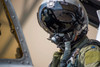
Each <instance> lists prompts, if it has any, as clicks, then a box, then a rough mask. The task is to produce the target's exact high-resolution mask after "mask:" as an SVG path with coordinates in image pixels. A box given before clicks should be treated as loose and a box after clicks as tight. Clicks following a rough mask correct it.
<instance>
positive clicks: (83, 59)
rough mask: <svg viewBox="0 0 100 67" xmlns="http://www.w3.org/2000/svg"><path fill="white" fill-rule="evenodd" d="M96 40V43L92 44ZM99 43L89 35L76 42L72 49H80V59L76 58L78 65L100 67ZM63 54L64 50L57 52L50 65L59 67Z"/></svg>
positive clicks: (78, 66)
mask: <svg viewBox="0 0 100 67" xmlns="http://www.w3.org/2000/svg"><path fill="white" fill-rule="evenodd" d="M94 42H95V43H96V44H92V43H94ZM97 44H100V43H97V42H96V41H95V40H93V41H90V40H88V38H87V37H83V38H82V39H81V40H80V42H78V43H77V44H75V46H74V47H73V48H72V49H75V48H79V49H80V52H79V56H78V59H76V60H77V61H78V64H77V66H76V67H99V66H98V65H100V47H99V46H97ZM62 56H63V53H62V52H55V53H54V55H53V60H52V63H51V65H50V67H59V65H60V60H61V57H62Z"/></svg>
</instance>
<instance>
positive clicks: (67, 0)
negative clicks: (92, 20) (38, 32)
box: [37, 0, 100, 67]
mask: <svg viewBox="0 0 100 67" xmlns="http://www.w3.org/2000/svg"><path fill="white" fill-rule="evenodd" d="M37 18H38V23H39V25H40V26H41V27H42V28H43V29H44V30H45V31H46V32H48V33H49V34H50V37H49V38H48V39H49V40H50V41H51V42H53V43H55V44H56V45H57V47H58V48H60V50H59V51H57V52H55V53H54V55H53V59H52V62H51V63H50V65H49V67H100V43H99V42H98V41H96V40H92V39H88V37H87V36H86V34H87V32H88V23H89V20H88V16H87V13H86V10H85V9H84V7H83V5H82V4H81V3H80V1H79V0H50V1H48V2H44V3H42V4H41V6H40V8H39V10H38V13H37Z"/></svg>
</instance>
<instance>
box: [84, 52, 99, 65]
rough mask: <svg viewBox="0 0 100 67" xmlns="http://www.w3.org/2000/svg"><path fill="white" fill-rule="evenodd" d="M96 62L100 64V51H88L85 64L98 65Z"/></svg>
mask: <svg viewBox="0 0 100 67" xmlns="http://www.w3.org/2000/svg"><path fill="white" fill-rule="evenodd" d="M96 62H100V51H97V50H95V51H93V50H90V51H87V52H86V53H85V64H86V65H87V64H92V63H96Z"/></svg>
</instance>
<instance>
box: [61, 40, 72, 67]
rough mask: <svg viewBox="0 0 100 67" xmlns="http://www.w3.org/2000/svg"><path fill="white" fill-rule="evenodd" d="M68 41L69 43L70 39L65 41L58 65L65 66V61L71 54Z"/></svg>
mask: <svg viewBox="0 0 100 67" xmlns="http://www.w3.org/2000/svg"><path fill="white" fill-rule="evenodd" d="M70 43H71V42H70V41H67V42H65V51H64V55H63V57H62V59H61V62H60V67H66V61H67V60H68V59H69V58H70V54H71V45H70Z"/></svg>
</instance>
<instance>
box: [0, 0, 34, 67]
mask: <svg viewBox="0 0 100 67" xmlns="http://www.w3.org/2000/svg"><path fill="white" fill-rule="evenodd" d="M0 1H1V2H2V4H3V6H4V9H5V13H6V15H7V19H8V20H9V22H10V23H11V24H10V25H12V26H13V31H14V34H15V37H16V40H17V41H18V43H19V46H20V48H21V51H22V57H21V58H16V59H0V67H33V64H32V61H31V58H30V54H29V51H28V48H27V44H26V41H25V38H24V35H23V32H22V29H21V26H20V23H19V20H18V18H17V16H16V13H15V11H14V8H13V6H12V4H11V1H10V0H0ZM0 45H1V44H0Z"/></svg>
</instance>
